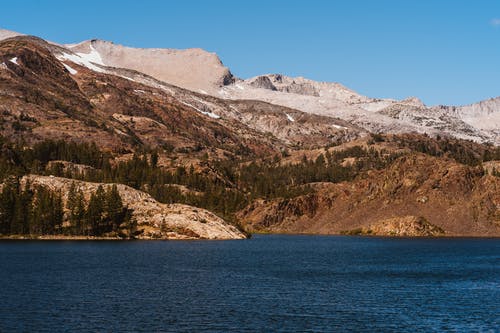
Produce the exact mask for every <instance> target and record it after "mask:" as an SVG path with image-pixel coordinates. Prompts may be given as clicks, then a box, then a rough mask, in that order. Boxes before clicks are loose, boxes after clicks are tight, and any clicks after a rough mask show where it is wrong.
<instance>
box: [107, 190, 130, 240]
mask: <svg viewBox="0 0 500 333" xmlns="http://www.w3.org/2000/svg"><path fill="white" fill-rule="evenodd" d="M105 204H106V207H105V214H106V217H107V221H108V222H109V227H110V228H109V229H110V230H107V231H111V230H112V231H116V230H118V228H119V227H120V224H122V222H123V220H124V217H125V211H124V207H123V202H122V198H121V196H120V193H119V192H118V188H117V186H116V184H113V186H111V187H110V188H108V190H107V191H106V202H105Z"/></svg>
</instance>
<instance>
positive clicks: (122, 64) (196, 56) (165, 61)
mask: <svg viewBox="0 0 500 333" xmlns="http://www.w3.org/2000/svg"><path fill="white" fill-rule="evenodd" d="M65 46H66V47H67V48H68V49H69V50H71V51H73V52H74V53H76V54H78V55H82V56H83V57H88V58H89V59H90V61H92V62H94V63H96V64H99V65H104V66H108V67H117V68H127V69H132V70H136V71H139V72H141V73H144V74H147V75H150V76H152V77H154V78H156V79H158V80H160V81H163V82H166V83H169V84H172V85H175V86H179V87H183V88H185V89H188V90H193V91H197V92H202V93H206V92H214V91H215V90H216V89H217V87H219V86H221V85H226V84H229V83H231V82H232V81H233V77H232V75H231V72H230V71H229V69H227V68H226V67H224V66H223V65H222V62H221V61H220V59H219V58H218V57H217V55H216V54H214V53H209V52H206V51H204V50H202V49H187V50H174V49H137V48H132V47H126V46H122V45H116V44H113V43H111V42H106V41H102V40H95V39H94V40H89V41H85V42H82V43H79V44H75V45H65Z"/></svg>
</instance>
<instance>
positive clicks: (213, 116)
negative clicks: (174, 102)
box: [180, 101, 220, 119]
mask: <svg viewBox="0 0 500 333" xmlns="http://www.w3.org/2000/svg"><path fill="white" fill-rule="evenodd" d="M180 102H181V103H182V104H184V105H186V106H189V107H190V108H193V109H195V110H196V111H198V112H199V113H202V114H204V115H206V116H209V117H210V118H214V119H220V116H218V115H216V114H215V113H213V112H207V111H203V110H200V109H198V108H197V107H196V106H194V105H192V104H189V103H186V102H182V101H180Z"/></svg>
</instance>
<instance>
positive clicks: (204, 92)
mask: <svg viewBox="0 0 500 333" xmlns="http://www.w3.org/2000/svg"><path fill="white" fill-rule="evenodd" d="M199 90H200V92H201V93H202V94H205V95H208V93H207V92H206V91H205V90H203V89H199Z"/></svg>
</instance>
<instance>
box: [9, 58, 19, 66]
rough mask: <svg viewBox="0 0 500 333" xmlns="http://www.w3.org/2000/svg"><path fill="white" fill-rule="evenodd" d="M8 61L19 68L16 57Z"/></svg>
mask: <svg viewBox="0 0 500 333" xmlns="http://www.w3.org/2000/svg"><path fill="white" fill-rule="evenodd" d="M9 61H10V62H12V63H14V64H16V65H18V66H19V64H18V63H17V57H14V58H12V59H10V60H9Z"/></svg>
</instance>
